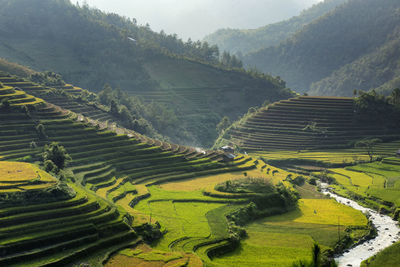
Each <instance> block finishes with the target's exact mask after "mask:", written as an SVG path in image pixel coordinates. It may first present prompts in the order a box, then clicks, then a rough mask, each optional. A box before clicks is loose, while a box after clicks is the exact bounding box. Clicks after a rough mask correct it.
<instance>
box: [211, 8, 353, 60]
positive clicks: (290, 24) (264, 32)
mask: <svg viewBox="0 0 400 267" xmlns="http://www.w3.org/2000/svg"><path fill="white" fill-rule="evenodd" d="M345 1H347V0H325V1H323V2H321V3H318V4H315V5H313V6H312V7H311V8H309V9H306V10H304V11H303V12H302V13H301V14H300V15H298V16H295V17H293V18H291V19H288V20H285V21H282V22H278V23H274V24H270V25H267V26H264V27H260V28H257V29H254V30H251V29H246V30H239V29H220V30H218V31H216V32H214V33H212V34H210V35H207V36H206V37H204V41H206V42H208V43H210V44H214V45H218V47H219V48H220V49H221V51H228V52H230V53H233V54H236V53H239V54H242V55H246V54H248V53H251V52H256V51H258V50H260V49H263V48H267V47H271V46H276V45H279V43H280V42H282V41H284V40H286V39H287V38H289V37H290V36H292V35H293V34H295V33H296V32H297V31H299V30H301V28H302V27H304V26H305V25H307V24H308V23H310V22H311V21H313V20H315V19H317V18H319V17H320V16H322V15H324V14H326V13H327V12H329V11H331V10H333V9H334V8H335V7H337V6H338V5H341V4H343V3H344V2H345Z"/></svg>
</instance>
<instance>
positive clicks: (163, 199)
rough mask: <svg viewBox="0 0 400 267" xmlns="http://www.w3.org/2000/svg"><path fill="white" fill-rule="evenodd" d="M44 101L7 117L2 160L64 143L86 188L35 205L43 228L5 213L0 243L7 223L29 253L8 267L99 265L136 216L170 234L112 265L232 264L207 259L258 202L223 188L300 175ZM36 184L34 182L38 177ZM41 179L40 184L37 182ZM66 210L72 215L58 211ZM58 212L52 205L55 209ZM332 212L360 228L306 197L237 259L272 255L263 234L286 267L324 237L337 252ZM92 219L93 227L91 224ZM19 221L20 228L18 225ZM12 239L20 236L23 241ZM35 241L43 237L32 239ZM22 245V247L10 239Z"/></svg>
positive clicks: (71, 169)
mask: <svg viewBox="0 0 400 267" xmlns="http://www.w3.org/2000/svg"><path fill="white" fill-rule="evenodd" d="M9 82H10V84H11V83H12V81H9ZM39 102H41V103H38V102H37V101H36V98H34V101H33V102H32V103H34V104H31V105H28V106H31V107H30V108H29V109H30V110H31V111H30V112H29V114H28V113H26V112H24V111H22V110H20V109H15V108H11V109H9V110H7V112H3V111H0V120H1V122H2V123H1V125H0V130H1V131H0V135H1V140H0V157H2V160H7V161H12V160H13V161H16V160H19V161H35V160H40V153H41V151H42V147H43V146H44V145H45V144H47V143H49V142H52V141H56V142H59V143H60V144H61V145H63V146H64V147H65V148H66V150H67V152H68V153H69V154H70V155H71V157H72V161H71V162H70V164H69V166H68V169H67V172H68V173H73V176H74V178H75V182H76V184H75V185H74V184H71V187H73V189H74V190H75V191H76V192H77V194H76V196H75V197H73V198H71V199H70V200H63V201H58V202H57V201H56V202H54V203H56V204H54V205H53V202H49V203H46V204H37V205H34V206H30V207H29V209H28V210H29V211H33V210H41V212H42V213H40V214H44V217H43V218H42V217H40V216H39V217H34V218H35V219H34V220H33V221H29V222H27V220H25V219H26V218H31V217H30V216H33V215H31V214H25V213H26V212H27V209H25V207H22V206H21V207H20V206H16V208H17V209H18V212H16V213H18V214H19V213H21V214H22V215H21V217H18V216H19V215H18V216H17V217H18V218H24V219H15V220H14V218H8V217H10V216H8V217H7V216H5V217H4V218H5V220H6V221H4V223H3V224H2V220H3V219H4V218H3V217H1V216H0V242H1V226H2V225H4V226H5V227H6V228H4V231H3V233H4V235H5V238H6V239H5V240H6V241H4V242H6V243H7V244H13V246H14V245H15V248H18V249H19V250H15V252H14V251H11V250H10V251H11V252H9V251H7V253H11V254H7V255H9V257H6V258H4V262H3V263H7V264H8V261H9V262H10V263H12V264H14V263H15V264H18V263H19V262H22V261H24V262H25V261H26V260H27V257H29V262H28V263H29V264H32V265H33V266H40V265H42V264H47V263H52V262H58V263H64V262H69V261H71V260H72V259H75V258H76V257H78V256H79V257H81V256H85V255H86V254H87V253H89V254H90V255H92V256H91V257H92V258H91V259H92V260H93V261H96V260H97V261H99V260H100V261H101V260H102V258H103V257H104V255H106V256H107V255H108V253H109V252H110V251H113V250H114V249H117V248H118V247H114V246H113V244H116V243H118V244H121V246H122V245H123V246H126V245H127V244H129V243H131V242H134V241H135V240H136V238H137V236H136V234H135V233H134V232H133V231H132V230H131V228H130V227H129V226H128V225H127V224H125V223H124V222H123V216H124V212H125V211H126V212H128V213H130V214H131V215H133V225H134V226H137V225H140V224H143V223H146V222H151V223H154V222H155V221H158V222H159V223H160V224H161V226H162V230H167V233H166V234H165V235H164V237H163V238H162V239H161V240H160V241H159V242H157V243H156V244H154V247H153V249H154V250H150V251H147V250H146V251H140V252H139V251H136V252H135V250H133V252H132V251H128V252H127V251H125V252H124V253H125V254H129V255H124V254H123V253H122V254H118V255H117V258H113V259H112V260H116V261H119V260H122V261H123V262H126V261H129V259H130V258H132V260H133V261H136V262H137V260H138V259H139V260H140V262H141V263H143V261H144V262H145V263H146V264H151V262H152V261H155V262H164V263H166V264H169V263H171V264H175V263H177V264H181V263H182V264H185V263H188V262H189V263H193V264H195V263H196V262H197V263H198V258H197V257H194V256H190V255H194V254H193V253H195V254H196V255H198V256H199V257H200V258H201V259H202V260H204V261H206V262H207V264H208V263H210V264H216V265H220V264H223V263H224V260H225V263H227V262H230V261H232V260H231V259H230V256H228V257H226V258H221V259H216V260H214V261H210V260H209V258H208V256H207V255H208V252H209V251H210V250H212V249H214V248H217V247H221V246H224V245H226V244H227V242H228V240H227V239H228V237H229V232H228V225H227V220H226V217H225V215H226V214H228V213H230V212H232V211H234V210H236V209H238V208H240V207H241V206H242V205H243V204H245V203H247V202H248V199H246V196H243V195H241V196H239V195H235V194H228V193H220V192H219V193H218V192H216V191H215V190H214V185H215V184H217V183H220V182H222V181H225V180H229V179H237V178H241V177H246V176H247V177H256V178H258V177H261V178H267V179H270V180H271V181H272V182H273V183H275V184H277V183H279V182H283V183H284V184H286V185H289V182H288V181H287V177H288V176H289V175H292V176H294V177H295V176H296V174H293V173H291V172H289V171H287V170H283V169H279V168H276V167H273V166H271V165H267V164H265V163H263V162H262V161H260V160H255V159H253V158H251V157H249V156H246V155H238V156H237V157H236V158H235V159H234V160H233V161H232V162H228V163H226V162H221V161H220V159H221V155H220V154H219V153H218V152H207V153H206V154H203V153H198V152H196V150H195V149H193V148H188V147H183V146H177V145H172V144H166V143H163V142H160V141H157V140H150V139H146V140H145V141H144V140H142V139H140V138H138V137H137V136H135V135H132V136H127V135H119V134H116V133H115V132H111V131H108V130H99V129H97V128H95V127H93V126H92V125H91V124H88V123H84V122H81V121H78V120H77V119H78V117H77V116H76V115H74V114H73V113H72V112H70V111H68V110H63V109H59V108H57V107H55V106H52V105H48V104H46V103H44V102H42V101H39ZM39 124H41V125H43V126H44V129H45V130H44V132H45V137H43V136H40V135H39V134H38V132H37V130H36V128H37V126H38V125H39ZM32 142H34V144H35V145H32ZM35 174H39V175H40V177H41V179H43V181H44V180H45V179H47V178H48V177H47V176H46V175H45V174H41V173H40V172H39V173H36V171H34V174H33V175H35ZM10 175H11V173H10ZM42 177H43V178H42ZM46 177H47V178H46ZM27 178H32V175H30V176H27ZM27 178H25V179H27ZM38 178H39V176H36V177H35V179H36V180H37V179H38ZM50 180H51V179H50V178H49V181H50ZM372 180H373V179H372ZM49 183H50V182H49ZM360 184H361V183H360ZM394 184H396V182H394ZM363 185H364V184H363ZM81 186H84V187H85V188H82V187H81ZM90 190H91V191H90ZM93 192H96V194H97V195H95V194H94V193H93ZM66 203H68V204H66ZM43 205H48V206H43ZM59 205H61V206H62V207H63V208H61V209H58V208H57V209H56V208H55V207H59ZM43 207H45V208H43ZM48 207H52V208H49V211H48ZM13 208H14V207H13ZM313 209H314V210H313ZM324 209H326V211H324ZM64 211H65V214H64ZM315 211H316V213H315ZM1 212H2V211H1V210H0V213H1ZM13 212H14V211H13ZM330 212H331V213H333V212H335V214H340V216H343V228H345V226H347V225H353V224H356V223H357V222H355V221H354V219H355V218H357V216H358V215H357V214H351V215H349V214H350V213H351V212H350V211H348V210H346V209H342V207H337V206H335V205H334V204H333V203H330V202H328V201H326V200H325V199H317V200H314V199H313V200H311V199H310V200H307V199H305V200H304V202H303V204H300V208H299V210H297V211H294V212H291V213H290V214H289V215H284V216H283V217H280V218H281V219H276V220H277V222H275V221H274V220H275V219H274V218H275V217H273V218H271V221H268V220H267V221H263V222H262V226H263V227H264V228H265V229H268V230H265V231H264V230H261V229H260V227H258V226H254V228H252V227H253V226H251V225H250V226H248V231H249V235H250V238H249V239H248V241H245V242H244V243H243V246H242V248H243V249H242V250H238V251H236V252H233V253H236V254H235V255H236V256H237V259H238V261H237V262H241V260H240V259H242V257H248V262H250V264H252V263H254V262H253V261H252V260H251V259H252V258H253V257H255V255H256V254H255V253H260V252H262V250H260V247H261V245H260V244H261V243H260V242H262V240H261V239H260V238H259V237H260V236H263V237H269V238H270V240H271V241H273V242H272V243H271V244H270V245H268V246H267V248H268V252H267V251H266V250H264V253H265V255H270V256H271V255H272V254H274V255H275V254H276V255H283V251H285V250H286V251H289V252H288V253H289V255H290V256H289V257H288V258H287V260H286V262H285V264H286V263H289V261H292V260H295V259H298V258H304V257H307V256H308V255H309V248H304V249H303V250H299V249H298V248H292V247H291V245H290V244H292V242H293V244H298V245H300V244H302V245H303V246H304V247H306V245H308V244H311V243H312V241H313V240H317V241H319V242H320V243H321V244H323V245H324V246H326V247H331V246H332V245H333V243H335V242H336V240H337V238H336V236H335V234H336V233H337V229H336V228H334V226H332V225H333V223H332V222H331V221H329V218H330V216H331V215H332V214H331V213H330ZM340 212H342V213H340ZM28 213H29V212H28ZM315 214H318V217H315ZM26 216H28V217H26ZM313 216H314V217H313ZM11 217H12V216H11ZM348 217H349V219H347V218H348ZM36 218H37V219H36ZM66 218H68V219H66ZM317 218H318V219H317ZM351 219H353V221H352V220H351ZM36 220H37V222H36ZM49 220H50V221H51V222H54V221H56V222H61V221H62V222H63V223H64V224H63V227H62V228H57V229H56V228H54V229H53V230H54V231H53V230H51V231H50V235H47V234H46V233H45V232H43V231H44V230H45V229H46V230H48V229H49V228H48V227H43V226H44V225H49V224H50V221H49ZM53 220H54V221H53ZM279 220H280V221H279ZM360 220H361V219H360ZM86 221H88V222H90V224H89V225H86V224H85V223H83V222H86ZM11 222H12V223H13V224H15V225H13V226H11V225H10V224H9V223H11ZM358 223H360V221H359V222H358ZM278 224H279V225H285V227H286V228H285V231H288V232H287V233H293V234H294V235H293V240H291V242H286V243H285V242H283V241H280V240H284V239H285V238H288V237H287V236H285V234H287V233H285V232H282V231H281V232H280V231H279V230H277V229H278V226H277V225H278ZM361 224H362V223H361ZM265 225H267V226H268V227H265ZM316 225H317V226H319V225H323V226H324V227H321V229H323V230H321V231H314V232H316V233H315V234H314V235H312V234H311V229H312V227H316ZM64 226H65V228H64ZM10 227H11V228H12V229H11V228H10ZM13 227H15V229H14V228H13ZM54 227H55V225H54ZM257 227H258V228H257ZM39 228H41V230H40V231H39V230H38V229H39ZM13 229H14V230H13ZM299 229H300V230H299ZM343 230H344V229H343ZM13 231H14V232H13ZM291 231H292V232H291ZM12 233H19V236H16V235H14V234H12ZM82 233H85V234H82ZM7 234H10V235H9V236H7ZM32 236H33V239H30V238H31V237H32ZM60 236H63V238H59V237H60ZM7 238H8V239H7ZM14 238H15V240H12V241H13V242H11V241H10V240H9V239H14ZM27 240H30V241H27ZM39 240H40V241H42V240H47V241H48V242H43V246H44V247H43V249H41V247H40V248H39V249H34V246H35V245H36V244H37V242H39ZM21 242H22V243H21ZM279 242H283V243H279ZM296 242H297V243H296ZM25 243H26V245H25ZM21 244H23V245H21ZM20 245H21V247H19V246H20ZM63 249H64V250H63ZM296 249H297V250H296ZM306 251H307V252H306ZM22 252H23V253H22ZM93 252H96V253H98V254H93ZM175 252H177V253H175ZM21 253H22V254H21ZM132 253H133V254H135V255H133V257H132V255H130V254H132ZM238 253H239V254H238ZM242 253H244V254H242ZM268 253H269V254H268ZM279 253H281V254H279ZM44 255H48V256H44ZM244 255H245V256H244ZM93 257H94V258H96V260H94V258H93ZM121 257H122V258H121ZM272 259H274V260H278V259H277V258H272ZM1 260H3V259H1ZM260 262H261V263H267V262H269V263H271V262H272V261H271V260H269V261H268V260H265V261H263V260H261V261H260ZM277 262H278V263H281V262H280V261H277ZM248 266H252V265H248Z"/></svg>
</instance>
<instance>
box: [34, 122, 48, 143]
mask: <svg viewBox="0 0 400 267" xmlns="http://www.w3.org/2000/svg"><path fill="white" fill-rule="evenodd" d="M36 133H37V135H38V137H39V140H46V139H47V135H46V131H45V128H44V125H43V124H41V123H39V124H38V125H37V126H36Z"/></svg>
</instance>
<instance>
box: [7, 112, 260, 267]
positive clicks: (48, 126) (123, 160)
mask: <svg viewBox="0 0 400 267" xmlns="http://www.w3.org/2000/svg"><path fill="white" fill-rule="evenodd" d="M32 106H34V107H33V108H31V112H29V114H26V113H24V112H21V111H20V110H19V109H10V110H7V112H0V119H1V121H2V123H1V126H0V128H1V129H2V131H1V136H2V139H1V141H0V155H1V157H2V159H3V160H31V161H34V160H39V159H40V153H41V149H42V147H43V145H44V144H47V143H49V142H52V141H56V142H59V143H60V144H61V145H63V146H64V147H65V148H66V150H67V152H68V153H69V154H70V155H71V157H72V161H71V162H70V164H69V168H68V170H69V171H72V172H73V173H74V176H75V180H76V182H77V183H78V184H81V185H84V186H85V187H86V188H87V189H91V190H93V191H98V194H99V195H100V196H101V197H103V198H104V199H107V200H108V201H110V202H115V203H116V204H117V205H118V206H120V207H121V208H125V209H126V210H127V211H128V212H131V213H132V215H133V216H134V223H144V222H148V221H149V220H150V218H149V217H148V216H149V214H152V213H151V212H147V211H146V210H143V209H140V206H143V205H147V204H143V203H151V204H149V206H150V207H152V208H154V209H156V210H157V209H159V208H160V207H159V205H161V206H162V205H163V204H167V205H168V204H169V205H170V203H171V202H170V201H169V199H172V198H173V196H174V197H175V198H176V196H177V194H176V192H172V193H167V194H166V193H163V194H160V192H159V191H157V188H158V187H157V185H158V184H162V183H165V182H168V181H180V180H185V179H190V178H195V177H202V176H210V175H217V174H223V173H227V172H246V171H250V170H252V169H255V168H256V164H255V162H254V160H252V159H251V158H250V157H247V156H238V157H237V158H235V160H234V161H233V162H229V163H223V162H219V160H220V159H221V156H220V154H218V153H216V152H210V153H206V154H203V153H198V152H196V150H195V149H192V148H188V147H181V146H176V145H169V146H166V145H165V144H164V143H162V142H159V141H155V140H153V144H149V143H143V142H141V140H138V139H136V138H135V137H128V136H126V135H117V134H115V133H114V132H110V131H107V130H98V129H96V128H94V127H92V126H91V125H89V124H85V123H82V122H79V121H76V119H77V117H76V116H75V115H74V114H73V113H71V112H68V111H65V110H61V109H58V108H56V107H54V106H51V105H46V104H42V105H32ZM39 124H41V125H43V126H44V129H45V130H44V132H45V137H41V136H39V135H38V133H37V131H36V128H37V126H38V125H39ZM32 142H34V143H35V145H34V146H32ZM43 177H45V176H44V175H43ZM77 190H78V191H79V190H82V189H77ZM152 194H155V196H154V197H153V195H152ZM178 196H179V197H178V199H175V201H178V202H179V201H181V202H179V204H176V205H175V204H174V206H177V207H178V208H177V211H178V212H182V214H184V211H185V210H187V208H189V209H190V210H192V209H191V207H190V205H192V204H193V203H195V205H196V203H197V201H200V202H201V203H202V202H203V201H206V202H210V206H209V207H202V206H199V208H198V210H197V211H198V213H199V216H200V217H201V216H204V215H205V214H206V213H207V212H208V211H209V210H212V209H214V208H219V207H220V206H222V205H223V204H227V203H231V202H233V201H230V200H225V199H222V200H221V199H215V198H212V197H207V196H204V195H203V194H202V193H201V192H200V191H199V192H198V193H196V195H195V196H194V195H192V193H190V194H187V195H184V194H180V193H179V194H178ZM150 197H151V198H150ZM160 198H162V199H160ZM96 199H97V198H94V199H93V204H91V205H95V206H96V207H98V208H101V207H104V209H105V210H108V211H110V212H112V213H113V214H116V215H118V214H119V213H118V210H117V209H116V208H113V209H110V208H107V207H106V206H107V205H108V204H107V202H105V201H103V202H101V203H103V204H101V203H100V202H98V201H97V200H96ZM165 200H167V201H165ZM95 203H100V204H95ZM136 206H137V207H139V208H136ZM95 210H96V209H95V208H94V207H93V210H90V212H91V211H95ZM121 210H122V209H121ZM161 211H164V209H163V207H161ZM200 211H202V212H200ZM182 214H180V215H179V216H186V217H187V220H189V219H190V217H191V216H194V215H195V214H197V212H196V213H190V214H187V215H182ZM110 216H111V215H110ZM115 218H119V217H118V216H117V217H115ZM221 221H223V222H224V223H225V224H226V222H225V219H224V217H221ZM152 222H154V219H153V220H152ZM165 226H168V227H169V225H168V224H167V223H166V224H165ZM82 227H83V226H82ZM121 227H122V226H121ZM208 227H209V226H208V224H207V221H205V224H204V226H203V228H202V229H203V230H202V233H203V234H202V235H199V236H196V238H194V239H195V242H194V243H193V244H190V245H188V250H190V249H193V246H194V245H195V244H197V243H196V242H197V241H198V240H197V239H198V238H200V239H201V240H204V239H207V238H209V236H210V232H209V230H207V229H208ZM128 228H129V227H128ZM186 228H187V231H188V233H189V234H190V233H194V232H196V231H197V229H190V225H186ZM101 229H102V228H101ZM86 230H87V229H86ZM207 231H208V232H207ZM89 232H90V231H89ZM172 232H173V231H172V230H171V233H172ZM130 235H131V234H129V236H130ZM117 237H119V235H116V237H115V238H117ZM88 238H89V237H88ZM91 238H92V237H91ZM191 241H192V240H191ZM167 247H168V246H167ZM82 253H83V252H82ZM63 255H64V254H63ZM71 257H72V256H71ZM39 258H40V260H41V257H39ZM68 259H70V258H68ZM58 260H60V261H61V260H62V261H64V258H63V256H62V259H61V258H60V259H57V261H58ZM66 261H67V260H66ZM34 264H39V263H38V262H36V261H35V262H34Z"/></svg>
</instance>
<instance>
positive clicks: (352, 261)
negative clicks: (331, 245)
mask: <svg viewBox="0 0 400 267" xmlns="http://www.w3.org/2000/svg"><path fill="white" fill-rule="evenodd" d="M328 188H329V185H328V184H324V183H321V190H322V193H324V194H329V195H330V196H331V197H332V198H335V199H336V200H337V201H338V202H339V203H342V204H344V205H347V206H350V207H352V208H354V209H356V210H359V211H361V212H363V213H364V214H370V217H369V220H370V221H371V222H372V223H373V225H374V226H375V227H376V229H377V236H376V237H375V238H374V239H371V240H369V241H366V242H364V243H362V244H360V245H358V246H355V247H353V248H351V249H349V250H348V252H345V253H343V254H342V255H341V256H339V257H337V258H335V260H336V262H338V263H339V267H342V266H343V267H347V266H352V267H358V266H360V264H361V262H362V261H364V260H366V259H368V258H370V257H372V256H373V255H375V254H377V253H378V252H379V251H381V250H383V249H385V248H386V247H389V246H391V245H392V244H393V243H395V242H397V241H399V239H400V228H399V225H398V222H396V221H394V220H393V219H392V218H391V217H389V216H386V215H382V214H379V213H378V212H377V211H375V210H372V209H369V208H365V207H363V206H361V205H359V204H358V203H357V202H355V201H353V200H351V199H348V198H344V197H341V196H339V195H336V194H334V193H332V192H330V191H329V189H328Z"/></svg>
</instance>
